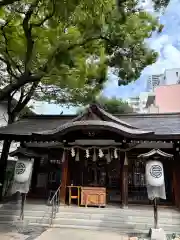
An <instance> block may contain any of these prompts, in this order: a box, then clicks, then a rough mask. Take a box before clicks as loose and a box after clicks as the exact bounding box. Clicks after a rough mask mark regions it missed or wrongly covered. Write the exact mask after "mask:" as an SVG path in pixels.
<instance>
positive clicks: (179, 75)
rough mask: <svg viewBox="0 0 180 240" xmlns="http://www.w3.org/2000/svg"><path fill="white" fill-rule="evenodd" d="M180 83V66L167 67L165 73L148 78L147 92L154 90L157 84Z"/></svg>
mask: <svg viewBox="0 0 180 240" xmlns="http://www.w3.org/2000/svg"><path fill="white" fill-rule="evenodd" d="M172 84H180V68H173V69H166V70H165V71H164V73H163V74H157V75H151V76H149V77H148V79H147V87H146V91H147V92H154V89H155V88H156V87H157V86H162V85H172Z"/></svg>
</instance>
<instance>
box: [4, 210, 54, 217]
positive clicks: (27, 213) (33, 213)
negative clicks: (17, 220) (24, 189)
mask: <svg viewBox="0 0 180 240" xmlns="http://www.w3.org/2000/svg"><path fill="white" fill-rule="evenodd" d="M50 213H51V211H46V212H45V211H30V210H25V211H24V215H25V216H34V217H35V216H37V217H41V216H44V215H48V214H50ZM19 214H20V210H14V211H12V210H0V216H4V215H10V216H12V215H15V216H19Z"/></svg>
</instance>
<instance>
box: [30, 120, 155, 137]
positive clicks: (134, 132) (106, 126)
mask: <svg viewBox="0 0 180 240" xmlns="http://www.w3.org/2000/svg"><path fill="white" fill-rule="evenodd" d="M83 127H85V128H86V129H94V128H98V129H101V130H109V131H112V132H114V133H119V134H121V135H123V136H125V137H137V136H147V135H153V134H154V132H152V131H145V130H140V129H134V128H130V127H127V126H123V125H120V124H117V123H114V122H108V121H100V120H86V121H74V122H68V123H65V124H63V125H61V126H59V127H58V128H56V129H53V130H50V131H49V130H47V131H40V132H35V133H32V134H33V135H46V136H47V135H48V136H50V135H56V134H60V135H64V134H66V133H68V132H69V131H73V130H80V129H82V128H83Z"/></svg>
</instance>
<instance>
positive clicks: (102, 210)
mask: <svg viewBox="0 0 180 240" xmlns="http://www.w3.org/2000/svg"><path fill="white" fill-rule="evenodd" d="M59 212H62V213H64V214H67V213H78V214H80V213H90V214H93V213H103V214H105V215H106V214H108V215H110V214H111V215H113V216H114V215H116V216H129V215H133V216H140V215H142V216H144V215H145V216H147V217H148V216H150V217H151V216H153V208H149V209H142V210H139V209H131V208H130V209H122V208H119V209H118V208H117V209H114V208H92V207H87V208H86V207H69V206H65V207H64V206H63V207H62V206H60V207H59ZM158 215H159V216H160V217H170V216H173V217H178V218H179V217H180V212H178V211H177V210H174V209H168V210H165V209H163V210H162V209H159V210H158Z"/></svg>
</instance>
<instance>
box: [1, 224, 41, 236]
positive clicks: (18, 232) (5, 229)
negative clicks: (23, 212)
mask: <svg viewBox="0 0 180 240" xmlns="http://www.w3.org/2000/svg"><path fill="white" fill-rule="evenodd" d="M45 230H46V229H45V228H44V227H34V226H27V227H26V228H25V229H23V228H20V227H19V226H12V225H5V224H0V240H34V239H36V238H37V237H38V236H39V235H41V234H42V232H44V231H45Z"/></svg>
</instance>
